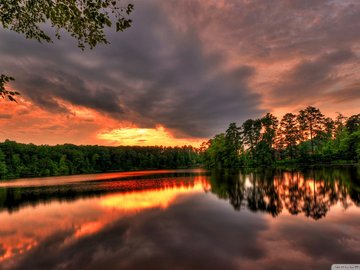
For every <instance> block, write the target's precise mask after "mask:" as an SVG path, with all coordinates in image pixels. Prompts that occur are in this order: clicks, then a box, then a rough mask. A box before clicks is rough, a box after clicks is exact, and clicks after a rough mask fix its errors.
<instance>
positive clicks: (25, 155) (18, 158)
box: [0, 140, 199, 178]
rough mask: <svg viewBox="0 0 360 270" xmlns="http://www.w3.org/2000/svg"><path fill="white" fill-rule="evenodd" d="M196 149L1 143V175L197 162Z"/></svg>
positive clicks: (179, 165)
mask: <svg viewBox="0 0 360 270" xmlns="http://www.w3.org/2000/svg"><path fill="white" fill-rule="evenodd" d="M198 157H199V155H198V152H197V149H195V148H193V147H191V146H183V147H161V146H151V147H140V146H119V147H107V146H96V145H95V146H75V145H71V144H65V145H56V146H47V145H41V146H36V145H33V144H20V143H16V142H13V141H8V140H7V141H5V142H3V143H0V178H16V177H29V176H51V175H68V174H80V173H95V172H106V171H126V170H140V169H165V168H174V169H175V168H190V167H195V166H198V165H199V159H198Z"/></svg>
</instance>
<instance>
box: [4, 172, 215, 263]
mask: <svg viewBox="0 0 360 270" xmlns="http://www.w3.org/2000/svg"><path fill="white" fill-rule="evenodd" d="M189 179H190V180H189ZM116 182H117V181H116ZM120 182H121V181H120ZM120 182H119V183H120ZM124 183H126V184H127V185H129V187H131V188H135V187H136V185H137V183H139V184H138V185H142V183H143V184H144V183H146V184H144V186H141V187H137V188H138V189H139V190H133V191H128V192H125V193H117V194H111V195H107V196H104V197H100V198H91V199H80V200H77V201H74V202H71V203H60V202H57V201H56V202H52V203H50V204H46V205H38V206H36V207H35V208H33V207H25V208H22V209H20V210H19V211H18V212H14V213H12V214H9V213H7V212H2V213H0V220H1V227H0V235H1V243H0V251H1V253H0V262H1V263H2V265H3V266H4V268H5V269H6V268H7V267H9V266H11V265H12V264H13V263H14V262H15V261H16V260H17V259H18V258H19V257H21V256H23V255H24V254H26V253H27V252H28V251H30V250H31V249H33V248H34V247H36V246H37V245H39V244H40V243H41V242H42V241H44V240H45V239H47V238H48V237H51V236H52V235H54V234H55V233H57V232H60V231H63V232H68V236H67V237H66V239H65V240H64V242H63V244H62V245H63V246H65V245H67V244H69V243H72V242H73V241H77V240H78V239H80V238H83V237H87V236H89V235H92V234H96V233H97V232H99V231H101V230H102V229H104V228H105V227H106V226H107V225H109V224H111V223H113V222H115V221H117V220H119V219H121V218H123V217H124V216H126V215H131V214H136V213H139V212H141V211H144V210H146V209H150V208H161V209H165V208H167V207H169V205H171V204H172V203H174V201H175V200H176V199H177V198H178V196H180V195H185V194H194V193H199V192H203V191H204V190H209V189H210V185H209V184H208V182H207V181H206V179H205V176H196V177H192V178H179V179H169V180H148V181H147V180H143V181H138V180H131V181H122V182H121V185H124ZM149 183H152V184H153V187H151V186H150V184H149ZM113 184H115V182H114V183H113ZM105 185H106V184H105ZM144 188H146V189H145V190H144Z"/></svg>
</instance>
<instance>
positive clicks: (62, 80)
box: [0, 2, 261, 137]
mask: <svg viewBox="0 0 360 270" xmlns="http://www.w3.org/2000/svg"><path fill="white" fill-rule="evenodd" d="M137 6H138V7H137V9H136V11H135V12H134V18H133V20H134V26H133V27H132V28H131V29H129V31H126V32H125V33H122V34H116V35H114V34H113V33H109V36H110V40H111V42H112V44H111V45H110V46H106V47H103V48H101V47H99V48H96V49H95V50H94V51H87V52H84V53H82V52H81V51H80V50H79V49H77V48H75V47H74V45H73V42H72V41H69V40H68V39H67V38H66V37H65V38H64V40H63V41H60V42H58V43H57V44H56V45H53V46H51V45H40V44H37V43H36V42H33V41H30V42H29V41H25V40H24V39H23V38H22V37H20V36H18V35H15V34H9V33H4V32H3V33H1V35H2V39H3V41H2V42H1V44H0V46H1V47H0V48H1V52H2V53H3V54H4V55H6V57H7V58H6V59H5V62H6V64H5V67H6V69H5V71H6V72H7V73H10V74H14V76H15V77H16V79H17V80H16V83H15V85H16V87H17V88H19V89H21V91H22V93H23V94H24V95H26V96H27V97H29V98H30V99H31V100H32V101H34V102H35V103H36V104H38V105H39V106H41V107H42V108H45V109H47V110H49V111H52V112H59V113H66V112H67V109H66V107H64V106H63V105H61V104H60V103H59V102H58V100H57V98H60V99H63V100H65V101H69V102H71V103H73V104H76V105H82V106H86V107H89V108H93V109H95V110H99V111H102V112H105V113H108V114H110V115H111V116H113V117H115V118H117V119H119V120H129V121H133V122H134V123H136V124H138V125H140V126H142V127H154V126H155V125H157V124H162V125H164V126H165V127H167V128H171V129H173V130H174V131H175V132H176V134H178V135H190V136H195V137H202V136H210V135H212V134H213V133H214V132H215V131H216V132H219V131H220V130H222V129H223V128H224V125H226V124H227V123H228V122H230V121H238V120H240V119H241V118H246V117H250V116H252V115H254V114H256V115H257V114H259V113H261V111H260V110H259V109H258V104H259V98H260V96H259V95H257V94H253V93H252V92H251V89H250V88H249V86H248V79H249V78H250V77H251V75H252V74H253V73H254V69H253V68H251V67H249V66H247V65H241V66H238V67H234V68H232V69H230V70H224V69H223V65H224V59H223V57H222V56H220V55H218V54H215V53H207V52H205V48H206V44H203V43H202V41H201V40H200V39H199V37H198V33H197V32H194V31H192V30H191V29H190V27H189V29H187V30H186V31H184V32H180V31H178V30H177V29H175V28H174V26H173V25H172V23H171V22H170V21H169V18H167V16H166V14H165V13H164V12H163V10H162V8H161V4H159V3H156V2H152V3H148V2H141V3H138V4H137ZM14 58H15V59H16V61H14Z"/></svg>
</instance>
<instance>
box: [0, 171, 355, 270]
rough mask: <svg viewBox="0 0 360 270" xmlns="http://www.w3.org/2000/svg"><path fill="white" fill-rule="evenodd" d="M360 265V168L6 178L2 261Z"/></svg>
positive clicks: (113, 265)
mask: <svg viewBox="0 0 360 270" xmlns="http://www.w3.org/2000/svg"><path fill="white" fill-rule="evenodd" d="M334 263H360V168H359V167H336V168H334V167H327V168H318V169H304V170H301V171H280V170H257V171H256V172H254V171H249V170H242V171H218V172H208V171H204V170H201V169H196V170H162V171H141V172H126V173H105V174H96V175H80V176H64V177H49V178H37V179H18V180H11V181H3V182H0V269H47V270H48V269H104V270H105V269H254V270H260V269H261V270H263V269H274V270H275V269H292V270H296V269H299V270H300V269H301V270H304V269H317V270H321V269H330V268H331V265H332V264H334Z"/></svg>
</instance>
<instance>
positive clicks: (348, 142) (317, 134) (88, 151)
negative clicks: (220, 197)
mask: <svg viewBox="0 0 360 270" xmlns="http://www.w3.org/2000/svg"><path fill="white" fill-rule="evenodd" d="M359 161H360V114H356V115H352V116H350V117H345V116H343V115H342V114H340V113H338V115H337V117H336V119H332V118H330V117H326V116H324V115H323V114H322V113H321V112H320V110H319V109H318V108H315V107H311V106H309V107H307V108H306V109H304V110H300V111H299V113H298V114H293V113H287V114H285V115H284V116H283V117H282V118H281V119H280V120H279V119H277V118H276V117H275V116H274V115H272V114H270V113H268V114H266V115H265V116H264V117H262V118H259V119H249V120H246V121H245V122H244V123H242V124H241V125H240V126H237V124H236V123H231V124H230V125H229V127H228V129H227V130H226V131H225V132H224V133H221V134H218V135H216V136H215V137H214V138H212V139H210V140H208V141H207V142H204V143H203V144H202V145H201V147H200V148H194V147H192V146H182V147H163V146H147V147H142V146H117V147H110V146H97V145H93V146H91V145H85V146H76V145H72V144H64V145H56V146H49V145H40V146H37V145H34V144H22V143H17V142H14V141H9V140H6V141H5V142H3V143H0V179H9V178H18V177H36V176H56V175H72V174H84V173H100V172H110V171H129V170H145V169H179V168H194V167H201V166H202V167H206V168H209V169H222V168H240V167H261V166H272V167H274V166H275V167H278V166H288V165H309V164H334V163H335V164H358V163H359Z"/></svg>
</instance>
